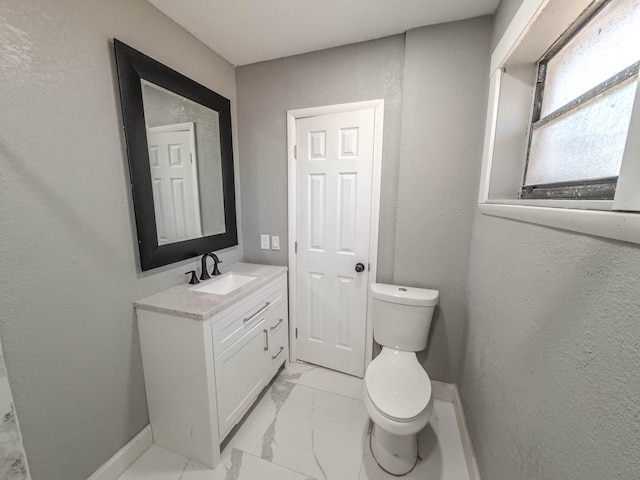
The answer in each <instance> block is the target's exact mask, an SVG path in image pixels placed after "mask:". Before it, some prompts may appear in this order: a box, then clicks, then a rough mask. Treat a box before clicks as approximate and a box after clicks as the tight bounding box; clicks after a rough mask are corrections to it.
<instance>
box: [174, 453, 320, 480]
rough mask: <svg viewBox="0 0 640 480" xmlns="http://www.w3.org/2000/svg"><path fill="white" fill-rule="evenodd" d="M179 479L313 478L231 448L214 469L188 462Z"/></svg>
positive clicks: (266, 479)
mask: <svg viewBox="0 0 640 480" xmlns="http://www.w3.org/2000/svg"><path fill="white" fill-rule="evenodd" d="M181 480H315V479H312V478H310V477H307V476H304V475H301V474H299V473H297V472H294V471H292V470H289V469H288V468H285V467H282V466H280V465H276V464H275V463H271V462H268V461H266V460H263V459H261V458H258V457H256V456H254V455H251V454H249V453H246V452H243V451H241V450H238V449H236V448H232V449H231V452H230V455H228V456H227V457H226V458H225V459H223V461H222V462H221V463H220V465H218V467H217V468H216V469H215V470H211V469H210V468H208V467H205V466H204V465H200V464H198V463H196V462H193V461H191V462H189V464H188V465H187V468H186V469H185V471H184V475H183V476H182V478H181Z"/></svg>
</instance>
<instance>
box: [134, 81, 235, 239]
mask: <svg viewBox="0 0 640 480" xmlns="http://www.w3.org/2000/svg"><path fill="white" fill-rule="evenodd" d="M141 86H142V103H143V108H144V117H145V125H146V130H147V144H148V146H149V167H150V169H151V182H152V189H153V203H154V209H155V219H156V229H157V237H158V245H165V244H168V243H172V242H180V241H183V240H189V239H192V238H199V237H202V236H208V235H217V234H220V233H224V232H225V223H224V197H223V190H222V168H221V155H220V124H219V118H218V112H216V111H215V110H212V109H210V108H207V107H205V106H204V105H200V104H199V103H196V102H193V101H191V100H189V99H187V98H184V97H182V96H180V95H177V94H175V93H173V92H171V91H169V90H166V89H164V88H162V87H160V86H158V85H155V84H153V83H151V82H149V81H147V80H141Z"/></svg>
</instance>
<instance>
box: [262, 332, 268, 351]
mask: <svg viewBox="0 0 640 480" xmlns="http://www.w3.org/2000/svg"><path fill="white" fill-rule="evenodd" d="M263 332H264V351H265V352H266V351H268V350H269V332H268V331H267V329H266V328H265V329H264V330H263Z"/></svg>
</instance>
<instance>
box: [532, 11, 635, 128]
mask: <svg viewBox="0 0 640 480" xmlns="http://www.w3.org/2000/svg"><path fill="white" fill-rule="evenodd" d="M638 60H640V0H613V1H612V2H611V3H610V4H609V5H607V6H606V7H604V9H603V10H602V11H601V12H600V13H599V14H598V15H596V17H595V18H594V19H593V20H591V22H589V23H588V24H587V25H586V26H585V27H584V28H583V29H582V30H581V31H580V32H579V33H578V34H577V35H576V36H575V37H574V38H573V39H572V40H571V41H570V42H569V43H568V44H567V45H565V46H564V47H563V48H562V50H561V51H560V52H559V53H558V54H557V55H556V56H555V57H553V58H552V59H551V60H550V61H549V63H548V64H547V75H546V80H545V88H544V95H543V98H542V111H541V113H542V117H544V116H545V115H548V114H549V113H551V112H553V111H554V110H557V109H558V108H560V107H562V106H563V105H566V104H567V103H569V102H570V101H571V100H573V99H574V98H577V97H579V96H580V95H582V94H583V93H585V92H587V91H589V90H591V89H592V88H593V87H595V86H596V85H599V84H600V83H602V82H604V81H605V80H607V79H608V78H610V77H612V76H614V75H615V74H616V73H618V72H620V71H622V70H624V69H625V68H627V67H628V66H630V65H633V64H634V63H636V62H637V61H638Z"/></svg>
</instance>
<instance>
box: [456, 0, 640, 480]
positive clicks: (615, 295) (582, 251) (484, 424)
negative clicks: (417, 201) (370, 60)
mask: <svg viewBox="0 0 640 480" xmlns="http://www.w3.org/2000/svg"><path fill="white" fill-rule="evenodd" d="M520 3H521V0H510V1H503V2H502V4H501V6H500V8H499V10H498V12H497V14H496V26H495V30H494V35H493V38H494V44H495V43H497V41H498V40H499V38H500V37H501V36H502V33H503V32H504V30H505V29H506V27H507V25H508V23H509V21H510V18H511V16H513V14H515V12H516V11H517V8H518V6H519V4H520ZM478 161H480V159H479V158H478ZM467 289H468V294H467V297H468V298H467V305H466V309H467V317H468V319H467V325H466V335H465V340H466V343H467V344H466V352H465V355H464V360H463V362H464V363H463V368H462V374H461V379H460V384H459V386H460V390H461V396H462V400H463V403H464V408H465V413H466V416H467V420H468V423H469V428H470V431H471V436H472V439H473V443H474V448H475V452H476V456H477V459H478V464H479V467H480V471H481V474H482V478H485V479H491V480H513V479H549V480H551V479H563V480H573V479H575V480H578V479H579V480H584V479H594V480H595V479H598V480H599V479H619V480H632V479H634V480H635V479H637V478H638V472H640V449H639V448H638V445H640V403H639V402H638V399H639V398H640V368H639V366H640V322H639V321H638V319H639V318H640V246H638V245H632V244H625V243H621V242H615V241H610V240H605V239H601V238H597V237H589V236H586V235H579V234H575V233H570V232H565V231H561V230H555V229H550V228H547V227H542V226H539V225H532V224H527V223H521V222H516V221H513V220H507V219H501V218H496V217H490V216H485V215H482V214H480V213H477V214H476V218H475V222H474V228H473V234H472V244H471V256H470V261H469V279H468V284H467Z"/></svg>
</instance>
